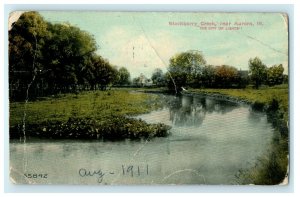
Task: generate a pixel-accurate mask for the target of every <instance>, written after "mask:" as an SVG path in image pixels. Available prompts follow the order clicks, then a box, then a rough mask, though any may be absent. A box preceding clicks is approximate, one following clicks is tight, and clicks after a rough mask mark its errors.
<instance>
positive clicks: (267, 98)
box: [189, 84, 289, 121]
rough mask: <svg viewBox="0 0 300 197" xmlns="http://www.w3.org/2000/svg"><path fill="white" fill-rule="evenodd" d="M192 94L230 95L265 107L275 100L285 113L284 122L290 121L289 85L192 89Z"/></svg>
mask: <svg viewBox="0 0 300 197" xmlns="http://www.w3.org/2000/svg"><path fill="white" fill-rule="evenodd" d="M189 91H190V92H192V93H217V94H224V95H229V96H233V97H237V98H241V99H245V100H248V101H250V102H253V103H254V102H259V103H262V104H264V105H268V104H270V102H272V100H273V99H276V100H277V101H278V103H279V109H280V110H282V112H283V113H284V120H285V121H287V120H288V107H289V102H288V101H289V93H288V92H289V90H288V85H287V84H283V85H277V86H274V87H261V88H260V89H253V88H252V87H247V88H245V89H190V90H189Z"/></svg>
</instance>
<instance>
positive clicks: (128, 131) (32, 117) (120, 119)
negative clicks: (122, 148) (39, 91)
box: [10, 89, 170, 139]
mask: <svg viewBox="0 0 300 197" xmlns="http://www.w3.org/2000/svg"><path fill="white" fill-rule="evenodd" d="M158 107H159V102H158V96H157V95H149V94H145V93H138V92H135V93H134V92H130V91H129V90H126V89H124V90H120V89H119V90H110V91H95V92H82V93H80V94H66V95H58V96H56V97H45V98H39V100H37V101H33V102H28V103H27V104H26V105H25V103H24V102H13V103H10V134H11V137H13V136H15V137H18V135H21V136H22V133H23V118H24V112H25V113H26V114H25V123H26V124H25V126H26V127H25V129H26V133H27V134H28V135H30V136H41V137H48V138H92V139H94V138H105V139H112V138H114V139H120V138H141V137H151V136H153V137H154V136H164V135H166V134H167V131H168V130H169V129H170V128H169V127H168V126H166V125H163V124H159V125H158V124H157V125H155V124H147V123H146V122H144V121H142V120H136V119H133V118H130V117H128V116H133V115H137V114H143V113H147V112H150V111H152V110H154V109H157V108H158ZM120 123H124V124H120ZM127 123H128V124H127ZM124 125H125V126H124ZM109 134H111V135H109Z"/></svg>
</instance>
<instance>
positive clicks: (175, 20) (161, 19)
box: [39, 11, 288, 77]
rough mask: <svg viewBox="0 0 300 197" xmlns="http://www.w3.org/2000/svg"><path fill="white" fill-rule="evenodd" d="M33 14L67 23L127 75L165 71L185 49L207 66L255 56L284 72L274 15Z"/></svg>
mask: <svg viewBox="0 0 300 197" xmlns="http://www.w3.org/2000/svg"><path fill="white" fill-rule="evenodd" d="M39 13H40V14H41V15H42V16H43V17H44V18H45V19H46V20H48V21H50V22H54V23H62V22H68V23H70V24H71V25H74V26H77V27H79V28H81V29H82V30H85V31H88V32H89V33H90V34H92V35H94V37H95V39H96V41H97V44H98V46H99V49H98V51H97V52H98V53H99V54H100V55H101V56H102V57H104V58H107V59H108V60H109V61H110V63H111V64H113V65H116V66H118V67H121V66H124V67H126V68H127V69H128V70H129V71H130V73H131V77H136V76H138V75H140V74H141V73H143V74H145V75H146V76H147V77H150V76H151V74H152V72H153V70H154V69H155V68H161V69H163V70H164V71H166V69H167V67H168V64H169V59H170V57H172V56H173V55H175V54H176V53H179V52H184V51H188V50H198V51H201V52H202V53H203V55H204V57H205V59H206V61H207V63H208V64H212V65H222V64H226V65H231V66H234V67H236V68H237V69H242V70H247V69H248V60H249V58H254V57H256V56H257V57H259V58H260V59H261V60H262V61H263V62H264V63H265V64H266V65H267V66H268V67H270V66H272V65H274V64H283V66H284V68H285V71H284V73H288V25H287V18H286V17H285V16H284V15H282V14H279V13H277V14H276V13H268V14H267V13H192V12H190V13H175V12H165V13H163V12H156V13H155V12H95V11H93V12H91V11H82V12H79V11H74V12H70V11H68V12H63V11H40V12H39ZM229 22H230V25H229ZM189 23H190V24H189ZM192 23H193V24H195V25H193V24H192ZM171 24H173V25H171ZM226 24H227V25H226ZM222 28H223V29H222Z"/></svg>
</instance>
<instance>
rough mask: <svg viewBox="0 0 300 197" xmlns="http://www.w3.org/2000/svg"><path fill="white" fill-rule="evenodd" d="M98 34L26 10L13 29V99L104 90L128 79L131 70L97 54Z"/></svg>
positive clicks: (10, 82)
mask: <svg viewBox="0 0 300 197" xmlns="http://www.w3.org/2000/svg"><path fill="white" fill-rule="evenodd" d="M96 50H97V43H96V41H95V38H94V37H93V36H92V35H91V34H89V33H88V32H86V31H82V30H80V29H79V28H78V27H75V26H72V25H70V24H68V23H62V24H52V23H50V22H47V21H45V20H44V19H43V17H42V16H41V15H40V14H39V13H38V12H26V13H24V14H22V15H21V16H20V18H19V19H18V20H17V21H16V22H15V23H13V24H12V28H11V29H10V30H9V89H10V99H12V100H24V99H26V98H36V97H37V96H46V95H55V94H58V93H67V92H76V91H79V90H95V89H101V90H105V89H106V88H107V87H108V85H109V84H112V83H114V84H126V83H129V79H130V73H129V72H128V71H127V69H126V68H124V67H121V68H120V69H118V68H117V67H116V66H114V65H112V64H110V62H109V61H108V60H107V59H104V58H103V57H101V56H100V55H98V54H97V53H96Z"/></svg>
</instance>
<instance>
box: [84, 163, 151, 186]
mask: <svg viewBox="0 0 300 197" xmlns="http://www.w3.org/2000/svg"><path fill="white" fill-rule="evenodd" d="M78 174H79V176H81V177H96V178H97V182H98V183H102V182H103V180H104V177H106V176H113V175H115V174H118V175H122V176H130V177H139V176H141V175H149V166H148V164H147V165H143V166H141V165H121V166H120V169H119V171H118V172H117V171H116V172H115V171H105V170H103V169H85V168H80V169H79V171H78Z"/></svg>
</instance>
